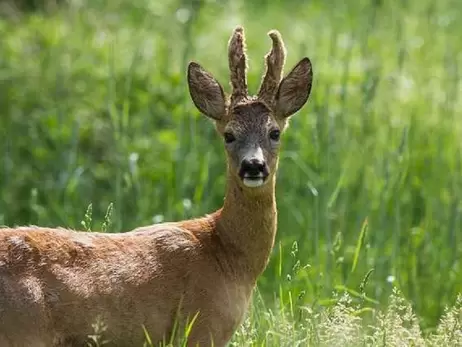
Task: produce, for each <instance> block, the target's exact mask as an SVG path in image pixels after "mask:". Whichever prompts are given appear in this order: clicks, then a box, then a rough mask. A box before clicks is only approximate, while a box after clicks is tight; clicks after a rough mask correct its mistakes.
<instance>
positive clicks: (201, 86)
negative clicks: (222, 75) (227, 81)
mask: <svg viewBox="0 0 462 347" xmlns="http://www.w3.org/2000/svg"><path fill="white" fill-rule="evenodd" d="M188 85H189V93H190V95H191V99H192V101H193V102H194V105H196V107H197V108H198V109H199V111H201V112H202V113H203V114H205V115H206V116H207V117H210V118H212V119H214V120H219V119H221V117H223V115H224V113H225V109H226V102H225V94H224V92H223V88H222V87H221V85H220V83H218V81H217V80H216V79H215V78H214V77H213V76H212V75H211V74H210V73H209V72H207V71H206V70H204V69H203V68H202V66H200V65H199V64H197V63H194V62H191V63H190V64H189V66H188Z"/></svg>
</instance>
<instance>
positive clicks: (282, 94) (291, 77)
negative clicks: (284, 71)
mask: <svg viewBox="0 0 462 347" xmlns="http://www.w3.org/2000/svg"><path fill="white" fill-rule="evenodd" d="M312 82H313V69H312V67H311V61H310V59H308V58H303V59H302V60H300V61H299V62H298V64H297V65H295V67H294V68H293V69H292V71H290V72H289V74H288V75H287V76H286V77H285V78H284V79H283V80H282V81H281V83H280V84H279V87H278V91H277V93H276V98H275V102H276V103H275V110H276V115H277V116H278V117H280V118H287V117H289V116H291V115H293V114H294V113H295V112H297V111H298V110H300V109H301V108H302V106H303V105H304V104H305V103H306V101H307V100H308V97H309V96H310V92H311V85H312Z"/></svg>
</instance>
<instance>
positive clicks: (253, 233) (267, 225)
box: [217, 173, 277, 281]
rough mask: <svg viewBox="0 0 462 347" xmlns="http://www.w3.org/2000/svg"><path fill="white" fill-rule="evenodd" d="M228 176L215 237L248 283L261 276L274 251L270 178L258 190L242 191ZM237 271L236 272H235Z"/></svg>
mask: <svg viewBox="0 0 462 347" xmlns="http://www.w3.org/2000/svg"><path fill="white" fill-rule="evenodd" d="M237 179H238V178H237V177H232V176H231V174H229V173H228V179H227V188H226V196H225V202H224V205H223V208H222V210H221V211H220V214H219V217H218V220H217V233H218V235H219V237H220V240H221V242H222V243H223V245H224V246H225V247H226V249H229V250H230V252H229V256H230V257H234V258H238V259H234V261H235V263H237V264H238V265H240V266H241V267H242V270H243V271H245V272H246V274H248V275H250V278H249V279H250V280H252V281H255V280H256V278H257V277H258V276H259V275H260V274H261V273H262V272H263V270H264V269H265V268H266V265H267V263H268V259H269V256H270V253H271V250H272V249H273V245H274V238H275V235H276V225H277V210H276V197H275V181H276V178H275V176H274V175H272V176H271V177H270V178H269V181H268V182H266V184H265V186H264V187H261V188H260V189H258V190H248V189H243V188H242V187H241V186H240V184H239V182H237ZM237 270H239V269H237Z"/></svg>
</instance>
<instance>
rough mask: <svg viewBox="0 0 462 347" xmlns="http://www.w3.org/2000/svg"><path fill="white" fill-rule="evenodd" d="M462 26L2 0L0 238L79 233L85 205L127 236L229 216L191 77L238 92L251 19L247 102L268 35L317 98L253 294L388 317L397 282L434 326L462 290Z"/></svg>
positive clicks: (284, 169)
mask: <svg viewBox="0 0 462 347" xmlns="http://www.w3.org/2000/svg"><path fill="white" fill-rule="evenodd" d="M461 15H462V2H460V1H458V0H440V1H432V0H407V1H385V0H356V1H340V0H329V1H321V0H311V1H295V0H285V1H282V0H255V1H246V2H244V1H242V0H232V1H229V0H194V1H187V0H163V1H156V0H133V1H129V0H111V1H109V0H92V1H90V0H68V1H64V0H63V1H58V0H55V1H47V0H35V1H34V0H16V1H14V0H8V1H5V0H2V1H1V2H0V153H1V165H0V225H8V226H15V225H24V224H35V225H41V226H65V227H69V228H74V229H82V228H83V226H82V225H81V221H82V220H84V218H85V217H84V215H85V213H86V211H87V207H88V206H89V205H90V204H91V206H92V211H91V212H92V216H91V217H92V218H91V219H92V222H91V226H90V227H91V229H93V230H99V229H101V224H102V222H103V220H104V216H105V214H106V213H107V209H108V207H109V206H111V204H112V206H113V213H112V224H111V226H110V228H109V230H110V231H111V232H120V231H127V230H130V229H132V228H134V227H137V226H141V225H146V224H150V223H154V222H156V223H157V222H162V221H173V220H178V219H183V218H191V217H193V216H200V215H203V214H205V213H207V212H211V211H213V210H215V209H218V208H219V207H221V204H222V202H223V194H224V188H225V187H224V184H225V179H224V173H225V162H224V153H223V148H222V147H223V146H222V139H220V138H219V137H218V136H216V134H215V131H214V128H213V126H212V124H211V122H210V121H208V120H207V119H206V118H205V117H203V116H201V115H200V114H199V112H198V111H197V110H196V109H195V108H194V106H193V104H192V102H191V100H190V98H189V93H188V89H187V83H186V67H187V64H188V62H189V61H190V60H195V61H198V62H200V63H201V64H202V65H203V66H204V67H205V68H206V69H208V70H209V71H211V72H212V73H213V74H214V75H215V76H216V77H217V78H218V79H219V80H220V81H221V83H222V84H223V85H224V86H228V70H227V60H226V49H227V41H228V38H229V36H230V34H231V31H232V29H233V28H234V27H235V26H236V25H238V24H241V25H243V26H244V27H245V29H246V34H247V45H248V55H249V88H250V91H251V92H256V90H257V87H258V85H259V83H260V77H261V74H262V71H263V68H264V65H263V62H264V60H263V56H264V55H265V54H266V52H267V51H268V50H269V49H270V39H269V38H268V37H267V36H266V34H267V32H268V31H269V30H270V29H273V28H274V29H278V30H279V31H280V32H281V34H282V36H283V39H284V41H285V44H286V47H287V52H288V56H287V62H286V72H287V70H288V69H290V68H291V67H292V66H293V65H294V64H295V63H296V62H297V61H298V60H300V59H301V58H302V57H304V56H308V57H310V59H311V60H312V63H313V70H314V85H313V89H312V94H311V98H310V101H309V102H308V103H307V105H306V106H305V107H304V108H303V109H302V110H301V111H300V112H298V113H297V114H296V115H295V116H293V117H292V121H291V125H290V127H289V129H288V131H287V132H286V134H284V136H283V148H282V154H281V160H280V165H279V174H278V185H277V197H278V207H279V229H278V236H277V244H276V247H275V249H274V252H273V255H272V258H271V263H270V265H269V267H268V269H267V270H266V272H265V273H264V275H263V277H262V278H261V279H260V281H259V291H260V293H261V295H262V297H264V298H266V301H267V302H268V305H271V304H272V302H274V301H277V302H279V303H282V304H284V303H287V302H288V301H290V303H292V301H297V302H299V303H302V304H304V305H305V304H306V305H329V303H330V300H331V298H332V293H333V292H334V291H337V292H342V291H347V292H349V293H350V294H351V295H352V296H353V297H354V298H356V299H357V300H360V301H361V302H364V303H366V304H367V305H369V306H372V307H377V306H380V305H382V304H384V303H385V302H386V299H387V297H388V295H389V294H390V292H391V290H392V288H393V286H396V287H398V288H400V289H401V290H402V292H403V294H404V296H405V297H406V298H407V299H408V300H410V302H411V303H412V305H413V307H414V309H415V311H416V312H417V314H418V315H419V318H420V319H421V324H422V326H423V327H426V328H430V327H432V326H433V325H434V324H435V323H436V321H437V319H438V317H439V316H440V314H441V313H442V310H443V309H444V307H445V306H446V305H451V304H453V302H454V300H455V297H456V294H457V293H458V292H460V291H461V290H462V273H461V270H462V265H461V255H462V233H461V227H462V220H461V217H462V201H461V199H462V195H461V193H462V165H461V164H462V163H461V159H462V156H461V135H462V121H461V117H462V82H461V70H462V53H461V52H462V40H461V38H460V34H461V33H462V21H461ZM228 91H229V88H228ZM87 212H88V211H87ZM87 215H88V213H87ZM87 220H88V218H87ZM87 224H88V223H87ZM287 293H290V295H286V294H287Z"/></svg>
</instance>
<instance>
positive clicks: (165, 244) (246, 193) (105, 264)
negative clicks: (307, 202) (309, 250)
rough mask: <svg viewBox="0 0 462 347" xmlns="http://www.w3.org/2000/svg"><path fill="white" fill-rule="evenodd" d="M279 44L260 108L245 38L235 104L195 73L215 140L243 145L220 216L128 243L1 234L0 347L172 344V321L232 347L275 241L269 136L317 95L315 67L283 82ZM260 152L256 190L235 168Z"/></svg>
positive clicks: (121, 237)
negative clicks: (251, 86)
mask: <svg viewBox="0 0 462 347" xmlns="http://www.w3.org/2000/svg"><path fill="white" fill-rule="evenodd" d="M271 35H272V36H271V37H272V39H273V48H274V47H275V46H274V45H276V46H278V47H277V49H276V50H277V52H276V53H277V54H278V55H277V57H278V58H277V59H270V58H267V64H275V65H277V66H269V67H267V74H272V73H274V75H273V76H269V77H265V78H264V79H263V85H262V87H261V89H260V90H261V91H264V92H262V94H264V98H261V99H259V98H255V97H248V96H247V89H246V88H247V86H246V82H245V68H246V66H245V65H246V63H245V61H246V58H245V49H244V32H243V29H242V28H237V29H236V30H235V32H234V34H233V38H232V39H231V40H230V45H229V50H230V52H229V57H230V58H229V59H230V70H231V79H232V80H233V83H232V84H233V86H234V87H235V88H234V90H233V94H232V97H231V99H226V98H225V96H224V93H223V89H222V88H221V86H220V84H219V83H218V82H217V81H216V80H215V79H214V78H213V77H212V75H210V74H209V73H207V72H206V71H205V70H203V69H202V68H201V67H200V65H198V64H196V63H191V64H190V66H189V72H188V83H189V87H190V92H191V97H192V99H193V101H194V103H195V104H196V106H197V107H198V108H199V109H200V110H201V111H202V113H204V114H205V115H207V116H209V117H210V118H212V119H213V120H214V121H215V122H216V127H217V130H218V133H219V134H224V133H225V132H228V133H229V132H232V133H233V134H234V136H235V137H236V138H237V139H238V140H237V141H236V142H235V144H233V145H232V144H227V145H226V154H227V158H228V170H227V188H226V195H225V202H224V205H223V207H222V208H221V209H219V210H218V211H216V212H214V213H212V214H210V215H207V216H205V217H202V218H198V219H194V220H186V221H180V222H176V223H163V224H157V225H151V226H146V227H142V228H138V229H136V230H133V231H131V232H127V233H121V234H106V233H90V232H77V231H71V230H66V229H50V228H39V227H21V228H14V229H9V228H5V229H1V230H0V346H5V347H8V346H11V347H13V346H14V347H19V346H83V345H85V343H86V342H87V337H88V335H91V334H93V332H94V328H93V327H92V324H93V323H95V322H96V321H101V322H102V323H103V324H104V325H105V330H103V335H102V336H103V339H104V340H109V341H110V344H109V345H111V346H141V345H142V343H143V341H144V339H145V336H144V333H143V328H142V327H143V326H144V328H145V329H146V330H147V332H148V333H149V335H150V338H151V340H152V341H153V342H154V344H155V345H157V343H158V342H160V341H162V340H164V341H167V342H168V341H169V339H170V337H171V335H172V332H173V330H174V328H175V323H176V322H177V323H178V324H179V325H178V326H177V331H179V333H180V334H181V332H182V331H184V328H185V326H186V324H187V322H188V321H191V320H192V319H195V320H194V322H193V327H192V330H191V334H190V336H189V338H188V346H196V345H197V344H199V345H200V346H211V345H212V341H213V344H214V346H218V347H221V346H225V345H226V343H227V342H228V341H229V340H230V339H231V337H232V334H233V333H234V331H235V330H236V329H237V327H238V326H239V324H240V323H241V321H242V319H243V317H244V314H245V312H246V310H247V307H248V305H249V301H250V297H251V294H252V290H253V288H254V286H255V283H256V280H257V278H258V276H259V275H260V274H261V273H262V272H263V270H264V269H265V267H266V265H267V263H268V259H269V256H270V253H271V250H272V248H273V243H274V237H275V233H276V220H277V216H276V212H277V211H276V200H275V180H276V179H275V172H276V169H277V165H278V141H274V140H269V137H268V134H269V132H270V131H272V130H274V129H280V130H281V132H282V131H283V130H284V128H285V126H286V122H287V118H288V117H289V116H290V115H292V114H293V113H294V112H296V111H297V110H298V109H299V108H300V107H301V106H303V104H304V103H305V102H306V100H307V98H308V95H309V92H310V89H311V79H312V71H311V64H310V62H309V60H308V59H307V58H305V59H303V60H302V61H301V62H300V63H299V64H298V65H297V67H296V68H295V69H294V70H292V72H291V73H289V75H288V76H287V77H286V78H285V79H284V80H282V82H281V76H280V71H282V65H283V63H284V56H283V52H285V51H284V47H283V43H282V40H281V38H280V35H279V34H278V33H275V32H272V34H271ZM281 52H282V53H281ZM233 57H238V59H234V58H233ZM265 81H267V82H265ZM265 83H268V85H266V86H265V85H264V84H265ZM275 85H279V88H278V89H276V88H275ZM255 149H258V153H261V155H262V156H263V157H264V159H265V161H266V163H267V165H268V167H269V175H268V178H267V180H266V182H265V183H264V184H263V185H262V186H259V187H258V188H249V187H248V186H246V185H244V184H243V181H242V180H241V178H240V177H239V165H240V163H241V161H242V160H243V158H245V157H246V156H248V155H249V153H256V152H255Z"/></svg>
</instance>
